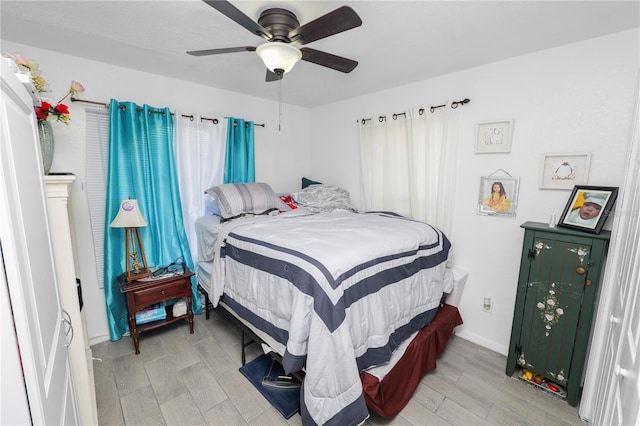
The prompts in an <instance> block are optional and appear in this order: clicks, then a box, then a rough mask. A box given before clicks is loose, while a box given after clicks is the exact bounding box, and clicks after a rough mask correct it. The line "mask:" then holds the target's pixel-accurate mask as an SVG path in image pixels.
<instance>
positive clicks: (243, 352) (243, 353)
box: [240, 328, 247, 365]
mask: <svg viewBox="0 0 640 426" xmlns="http://www.w3.org/2000/svg"><path fill="white" fill-rule="evenodd" d="M240 346H242V354H241V357H242V365H244V364H245V363H246V361H247V355H246V354H245V351H244V348H245V347H246V345H245V343H244V328H243V329H242V345H240Z"/></svg>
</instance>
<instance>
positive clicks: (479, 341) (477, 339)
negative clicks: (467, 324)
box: [455, 330, 509, 356]
mask: <svg viewBox="0 0 640 426" xmlns="http://www.w3.org/2000/svg"><path fill="white" fill-rule="evenodd" d="M455 335H456V336H458V337H461V338H463V339H464V340H468V341H470V342H471V343H475V344H476V345H480V346H482V347H484V348H487V349H490V350H492V351H494V352H497V353H499V354H501V355H504V356H507V355H508V353H509V351H508V346H505V345H500V344H498V343H496V342H494V341H492V340H488V339H486V338H484V337H482V336H479V335H477V334H475V333H470V332H468V331H466V330H456V331H455Z"/></svg>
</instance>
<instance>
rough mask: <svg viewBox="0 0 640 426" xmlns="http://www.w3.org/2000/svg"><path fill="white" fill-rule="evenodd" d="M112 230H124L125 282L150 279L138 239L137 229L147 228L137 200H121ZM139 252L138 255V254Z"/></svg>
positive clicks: (142, 249)
mask: <svg viewBox="0 0 640 426" xmlns="http://www.w3.org/2000/svg"><path fill="white" fill-rule="evenodd" d="M109 226H111V227H112V228H125V250H126V251H125V256H126V258H125V263H126V265H127V266H126V271H125V275H126V277H127V281H133V280H137V279H140V278H145V277H150V276H151V271H149V268H148V267H147V259H146V258H145V257H144V248H143V247H142V240H141V239H140V231H139V229H138V228H141V227H143V226H147V221H146V220H144V218H143V217H142V215H141V214H140V209H139V208H138V201H137V200H132V199H128V200H122V201H121V202H120V208H119V209H118V214H117V215H116V217H115V219H113V222H111V225H109ZM138 251H139V253H138Z"/></svg>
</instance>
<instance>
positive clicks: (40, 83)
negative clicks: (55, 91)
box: [6, 53, 84, 124]
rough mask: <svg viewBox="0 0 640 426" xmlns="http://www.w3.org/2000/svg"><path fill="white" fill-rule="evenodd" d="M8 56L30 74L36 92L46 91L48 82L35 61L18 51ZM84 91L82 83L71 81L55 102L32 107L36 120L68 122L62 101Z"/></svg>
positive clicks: (67, 108)
mask: <svg viewBox="0 0 640 426" xmlns="http://www.w3.org/2000/svg"><path fill="white" fill-rule="evenodd" d="M6 56H8V57H9V58H11V59H13V61H14V62H15V63H16V65H17V66H18V67H19V68H20V69H22V70H24V71H27V72H29V73H30V74H31V81H33V85H34V87H35V89H36V91H37V92H38V93H45V92H47V91H48V88H49V83H48V82H47V80H45V79H44V77H43V76H42V74H41V72H40V66H39V64H38V63H37V62H34V61H29V60H27V59H26V58H25V57H24V56H22V55H21V54H19V53H16V54H14V55H6ZM83 91H84V87H82V84H80V83H78V82H77V81H71V85H70V86H69V90H68V91H67V93H66V94H65V95H64V96H63V97H62V99H60V100H59V101H58V102H56V103H55V104H53V105H52V104H51V103H49V102H47V101H41V102H40V105H37V106H35V107H34V109H35V111H36V117H37V118H38V120H48V119H50V118H55V119H56V120H57V121H61V122H63V123H64V124H69V120H70V117H69V107H68V106H67V105H65V104H63V103H62V101H64V100H65V99H67V98H68V97H69V96H73V95H75V94H76V93H80V92H83Z"/></svg>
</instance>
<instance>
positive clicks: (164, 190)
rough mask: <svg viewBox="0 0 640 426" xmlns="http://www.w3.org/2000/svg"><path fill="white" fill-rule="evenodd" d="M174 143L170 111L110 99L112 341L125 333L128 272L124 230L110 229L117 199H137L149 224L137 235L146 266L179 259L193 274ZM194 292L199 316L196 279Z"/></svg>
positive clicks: (107, 244)
mask: <svg viewBox="0 0 640 426" xmlns="http://www.w3.org/2000/svg"><path fill="white" fill-rule="evenodd" d="M173 144H174V133H173V118H172V117H171V112H170V111H169V109H168V108H153V107H150V106H148V105H144V106H142V107H140V106H138V105H136V104H135V103H132V102H118V101H116V100H115V99H112V100H111V104H110V110H109V161H108V164H109V165H108V169H107V202H106V223H105V239H104V276H105V280H104V283H105V285H104V290H105V299H106V304H107V318H108V325H109V333H110V336H111V340H118V339H120V338H121V337H122V335H123V334H124V333H126V332H128V331H129V324H128V321H127V306H126V300H125V298H124V296H123V294H122V293H121V292H120V286H119V283H118V276H120V275H121V274H122V273H123V271H124V270H125V267H126V264H125V253H124V252H125V245H124V244H125V242H124V229H122V228H111V227H110V226H109V224H110V223H111V221H112V220H113V218H114V217H115V215H116V213H117V211H118V208H119V205H120V201H121V200H123V199H126V198H133V199H136V200H138V205H139V206H140V212H141V213H142V215H143V217H144V218H145V219H146V220H147V223H148V226H146V227H144V228H140V234H141V237H142V244H143V246H144V251H145V255H146V260H147V265H148V266H150V267H153V266H161V265H167V264H169V263H171V262H173V261H174V260H176V259H178V258H180V257H181V258H182V259H183V260H184V261H185V264H186V265H187V266H188V267H189V268H190V269H191V270H193V266H194V265H193V260H192V258H191V253H190V250H189V244H188V242H187V236H186V233H185V230H184V225H183V221H182V210H181V203H180V192H179V189H178V178H177V176H178V175H177V171H176V162H175V153H174V147H173ZM192 287H193V297H192V301H193V303H192V308H193V312H194V313H200V312H201V311H202V303H201V302H200V297H198V290H197V283H196V280H195V278H193V279H192Z"/></svg>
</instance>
